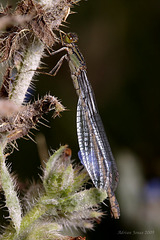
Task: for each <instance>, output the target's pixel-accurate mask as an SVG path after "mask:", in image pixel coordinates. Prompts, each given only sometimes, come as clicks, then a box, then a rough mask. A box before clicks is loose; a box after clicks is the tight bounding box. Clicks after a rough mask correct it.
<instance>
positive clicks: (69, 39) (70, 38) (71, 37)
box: [63, 32, 78, 44]
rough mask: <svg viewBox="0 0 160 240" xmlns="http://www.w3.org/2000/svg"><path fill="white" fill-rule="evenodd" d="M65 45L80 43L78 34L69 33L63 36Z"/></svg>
mask: <svg viewBox="0 0 160 240" xmlns="http://www.w3.org/2000/svg"><path fill="white" fill-rule="evenodd" d="M63 41H64V43H68V44H70V43H76V42H77V41H78V36H77V34H76V33H71V32H70V33H67V34H65V35H64V36H63Z"/></svg>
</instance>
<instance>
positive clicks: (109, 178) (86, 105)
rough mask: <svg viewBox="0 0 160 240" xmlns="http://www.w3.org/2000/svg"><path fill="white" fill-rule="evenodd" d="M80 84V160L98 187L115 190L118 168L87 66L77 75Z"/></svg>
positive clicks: (78, 129) (78, 116) (78, 130)
mask: <svg viewBox="0 0 160 240" xmlns="http://www.w3.org/2000/svg"><path fill="white" fill-rule="evenodd" d="M78 85H79V88H80V95H79V100H78V105H77V135H78V142H79V147H80V154H79V155H80V158H81V161H82V162H83V164H84V166H85V167H86V169H87V171H88V173H89V175H90V177H91V179H92V181H93V183H94V185H95V186H96V187H98V188H103V189H106V190H108V189H110V190H111V192H112V191H113V192H114V191H115V189H116V187H117V183H118V171H117V167H116V164H115V160H114V158H113V155H112V152H111V148H110V145H109V142H108V139H107V136H106V134H105V130H104V127H103V123H102V120H101V117H100V115H99V113H98V109H97V106H96V100H95V97H94V93H93V90H92V87H91V85H90V83H89V81H88V79H87V75H86V71H85V70H82V71H81V74H80V75H79V76H78Z"/></svg>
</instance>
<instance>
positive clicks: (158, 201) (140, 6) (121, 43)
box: [8, 0, 160, 240]
mask: <svg viewBox="0 0 160 240" xmlns="http://www.w3.org/2000/svg"><path fill="white" fill-rule="evenodd" d="M8 2H9V4H12V5H13V6H14V3H13V1H8ZM73 10H74V11H76V12H77V14H73V15H70V16H69V18H68V19H67V21H68V24H66V25H67V26H68V28H63V30H64V31H65V32H68V31H72V32H76V33H77V34H78V36H79V43H78V45H79V48H80V49H81V52H82V53H83V55H84V57H85V60H86V63H87V68H88V78H89V80H90V82H91V84H92V86H93V89H94V91H95V95H96V99H97V104H98V108H99V112H100V115H101V117H102V120H103V123H104V126H105V129H106V133H107V136H108V138H109V141H110V145H111V147H112V150H113V154H114V156H115V158H116V162H117V165H118V168H119V172H120V184H119V186H118V189H117V198H118V201H119V203H120V207H121V218H120V220H113V219H111V218H110V217H109V216H107V213H108V209H107V207H106V206H102V208H103V210H104V211H105V212H106V216H105V217H104V218H103V219H102V222H101V224H98V225H97V227H96V228H95V231H93V232H91V231H90V232H89V233H88V238H87V239H91V240H94V239H112V238H113V236H114V237H115V239H159V237H160V230H159V222H160V147H159V144H160V124H159V122H160V96H159V95H160V94H159V91H160V81H159V80H160V79H159V76H160V66H159V65H160V61H159V58H160V56H159V55H160V44H159V42H160V2H159V0H155V1H149V0H145V1H141V0H138V1H136V0H134V1H131V0H130V1H125V0H121V1H119V0H117V1H116V0H112V1H111V0H98V1H96V0H90V1H81V2H80V4H79V6H76V7H75V8H74V9H73ZM59 47H60V46H55V49H56V48H59ZM60 56H61V55H60V54H59V55H58V56H54V57H48V58H45V59H44V60H43V61H44V62H45V63H47V64H49V69H48V70H50V69H52V67H54V65H55V64H56V62H57V61H58V60H59V58H60ZM35 79H36V80H37V79H38V80H39V81H38V82H35V85H36V93H35V96H37V95H38V94H39V95H40V96H43V95H45V94H46V92H50V93H51V94H53V95H55V96H57V97H58V98H59V99H61V100H62V103H63V105H64V106H66V107H67V109H68V111H66V112H64V113H62V117H61V118H56V119H55V120H53V119H51V115H49V116H48V117H47V119H51V121H50V125H51V129H48V128H45V127H43V126H41V127H40V130H41V132H42V133H43V134H45V137H46V140H47V145H48V148H49V149H57V148H58V147H59V146H60V144H66V143H67V144H68V145H69V147H70V148H71V149H72V152H73V155H72V158H73V159H77V160H78V157H77V152H78V143H77V137H76V104H77V96H76V93H75V90H74V87H73V84H72V80H71V78H70V71H69V68H68V64H67V63H66V62H65V63H64V64H63V66H62V68H61V69H60V71H59V72H58V74H57V76H56V77H55V78H53V77H48V76H45V75H39V76H38V77H36V78H35ZM35 134H36V132H35ZM18 145H19V151H18V152H17V151H15V152H14V154H13V155H12V156H11V158H10V159H9V160H10V161H11V162H12V168H13V170H14V171H16V172H17V173H18V174H19V176H20V178H21V179H22V180H24V179H27V178H30V179H33V178H35V179H36V178H37V176H38V172H40V170H38V171H37V170H36V169H39V165H40V161H39V156H38V151H37V147H36V145H35V144H34V143H33V142H31V141H25V140H20V141H18ZM33 159H34V161H33Z"/></svg>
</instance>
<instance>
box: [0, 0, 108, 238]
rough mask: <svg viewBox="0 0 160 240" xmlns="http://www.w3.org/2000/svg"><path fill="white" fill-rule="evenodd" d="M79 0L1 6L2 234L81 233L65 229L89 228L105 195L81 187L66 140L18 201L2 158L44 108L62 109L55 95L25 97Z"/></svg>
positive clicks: (83, 177)
mask: <svg viewBox="0 0 160 240" xmlns="http://www.w3.org/2000/svg"><path fill="white" fill-rule="evenodd" d="M77 2H79V0H39V1H38V0H37V1H35V0H23V1H21V2H19V3H18V5H17V7H16V9H15V10H14V11H12V9H11V7H10V6H7V7H5V8H1V10H0V30H1V33H0V61H1V63H2V66H3V72H4V73H3V79H2V83H1V88H0V179H1V187H2V190H3V192H4V196H5V203H6V207H7V208H8V212H9V218H10V224H9V226H7V227H6V228H5V229H4V232H3V234H2V235H1V239H17V240H18V239H19V240H21V239H28V240H32V239H39V240H40V239H57V240H58V239H65V240H69V239H70V240H74V239H75V240H76V239H77V240H78V239H85V237H81V236H78V237H75V236H71V234H67V233H66V229H73V228H75V229H83V230H85V229H92V228H93V225H94V222H95V221H96V220H97V219H99V218H100V217H101V216H102V212H101V211H99V209H98V203H100V202H103V201H104V199H105V198H106V197H107V196H106V192H105V191H103V190H99V189H96V188H90V189H88V190H87V189H86V188H85V184H86V183H87V182H88V179H89V177H88V174H87V173H86V171H85V170H84V169H82V167H80V166H76V165H73V163H72V161H71V150H70V149H69V148H68V147H67V146H66V145H65V146H61V147H60V149H59V150H57V151H56V152H55V153H54V154H52V155H51V156H50V157H49V159H48V162H46V166H45V167H44V169H43V176H42V177H41V183H40V184H39V185H37V184H34V183H33V184H32V186H31V188H30V189H29V190H28V191H27V192H26V194H25V196H24V199H23V200H22V201H21V202H20V200H19V197H18V192H17V191H16V179H15V178H14V177H12V176H11V174H10V171H9V170H8V166H7V164H6V159H7V157H8V155H11V153H12V149H13V148H17V143H16V140H17V139H19V138H22V137H25V136H28V137H29V138H31V136H30V134H29V133H30V130H31V129H33V128H35V129H36V125H37V123H38V122H39V119H40V118H42V116H43V114H46V113H48V112H49V111H54V114H53V115H54V117H56V116H57V115H59V114H60V112H62V111H63V110H64V107H63V105H62V104H61V103H60V102H59V101H58V100H57V98H56V97H54V96H51V95H46V96H44V97H43V98H41V99H39V100H37V101H34V102H32V103H28V95H29V94H30V89H31V88H32V87H33V85H32V80H33V77H34V75H35V73H37V72H38V71H39V70H40V64H41V59H42V57H43V56H44V50H45V49H48V50H49V49H50V48H52V47H53V45H54V44H55V43H56V42H58V41H59V40H58V37H57V36H56V34H55V33H56V32H57V31H59V28H60V26H61V25H63V23H64V22H65V21H66V19H67V17H68V15H69V14H70V13H71V12H72V11H71V8H72V7H73V5H74V4H76V3H77ZM24 206H25V209H24ZM70 233H71V232H70Z"/></svg>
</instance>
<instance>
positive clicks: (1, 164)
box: [0, 145, 21, 232]
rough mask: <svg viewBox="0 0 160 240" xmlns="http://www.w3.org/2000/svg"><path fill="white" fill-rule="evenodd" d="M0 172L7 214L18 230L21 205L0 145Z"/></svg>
mask: <svg viewBox="0 0 160 240" xmlns="http://www.w3.org/2000/svg"><path fill="white" fill-rule="evenodd" d="M0 172H1V184H2V188H3V191H4V194H5V198H6V206H7V208H8V210H9V215H10V217H11V219H12V221H13V224H14V226H15V229H16V231H17V232H19V229H20V225H21V206H20V203H19V200H18V197H17V193H16V192H15V190H14V183H13V180H12V178H11V176H10V174H9V172H8V169H7V167H6V164H5V157H4V155H3V148H2V146H1V145H0Z"/></svg>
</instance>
